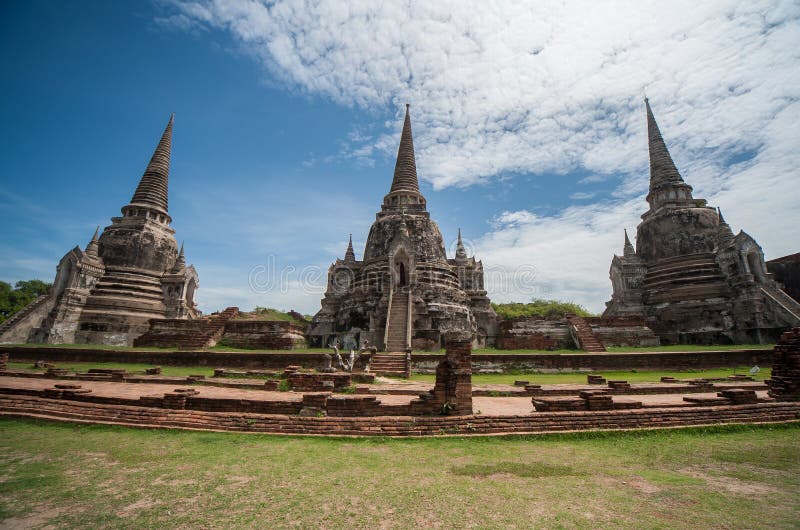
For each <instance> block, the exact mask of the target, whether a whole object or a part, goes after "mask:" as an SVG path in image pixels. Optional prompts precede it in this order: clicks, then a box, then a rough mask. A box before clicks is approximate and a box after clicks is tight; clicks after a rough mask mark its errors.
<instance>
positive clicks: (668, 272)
mask: <svg viewBox="0 0 800 530" xmlns="http://www.w3.org/2000/svg"><path fill="white" fill-rule="evenodd" d="M645 110H646V115H647V135H648V144H649V151H650V192H649V193H648V194H647V202H648V204H649V206H650V208H649V209H648V210H647V211H646V212H645V213H644V214H643V215H642V222H641V223H640V224H639V226H638V228H637V237H636V249H635V250H634V248H633V245H631V243H630V240H629V239H628V236H627V232H626V234H625V247H624V252H623V255H622V256H614V258H613V259H612V261H611V269H610V272H609V274H610V276H611V283H612V286H613V289H614V292H613V295H612V297H611V300H610V301H609V302H607V303H606V311H605V313H604V314H603V316H609V317H613V316H627V315H638V316H643V317H645V319H646V321H647V325H648V326H649V327H650V328H651V329H652V330H653V331H654V332H655V333H656V334H657V335H658V336H659V337H660V338H661V340H662V343H664V344H670V343H672V344H675V343H683V344H686V343H731V342H734V343H750V342H752V343H760V342H766V341H773V340H775V339H777V338H778V336H779V335H780V333H781V331H782V330H784V329H786V328H788V327H791V326H796V325H798V323H800V304H798V303H797V302H796V301H795V300H793V299H792V298H791V297H789V296H788V295H787V294H786V293H784V292H783V291H782V290H781V289H780V285H779V284H778V283H777V282H775V281H774V280H773V279H772V276H771V275H770V274H769V273H767V269H766V264H765V263H764V254H763V252H762V250H761V247H760V246H759V245H758V243H756V241H755V240H754V239H753V238H752V237H750V236H749V235H748V234H746V233H745V232H739V233H738V234H737V235H735V236H734V234H733V232H732V231H731V228H730V226H729V225H728V223H727V222H725V219H724V218H723V217H722V212H721V211H719V210H718V209H715V208H710V207H708V206H706V201H705V200H704V199H695V198H694V196H693V195H692V187H691V186H690V185H688V184H687V183H686V182H684V180H683V177H681V175H680V173H679V172H678V169H677V167H676V166H675V163H674V162H673V160H672V157H671V156H670V153H669V151H668V150H667V146H666V143H665V142H664V139H663V137H662V136H661V131H660V130H659V128H658V124H657V123H656V120H655V117H654V116H653V111H652V109H651V108H650V102H649V101H648V100H647V99H645Z"/></svg>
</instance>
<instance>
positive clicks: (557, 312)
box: [492, 298, 594, 320]
mask: <svg viewBox="0 0 800 530" xmlns="http://www.w3.org/2000/svg"><path fill="white" fill-rule="evenodd" d="M492 307H493V308H494V311H495V313H497V315H498V316H500V317H501V318H503V319H504V320H511V319H512V318H518V317H544V318H559V317H563V316H564V315H567V314H573V315H578V316H581V317H590V316H594V314H593V313H591V312H590V311H589V310H587V309H586V308H585V307H583V306H582V305H579V304H576V303H574V302H563V301H561V300H545V299H541V298H534V299H533V300H531V301H530V302H529V303H527V304H526V303H522V302H510V303H506V304H492Z"/></svg>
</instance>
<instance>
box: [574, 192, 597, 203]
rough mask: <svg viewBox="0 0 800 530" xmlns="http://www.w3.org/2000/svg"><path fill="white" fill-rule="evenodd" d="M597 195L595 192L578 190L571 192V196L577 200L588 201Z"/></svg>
mask: <svg viewBox="0 0 800 530" xmlns="http://www.w3.org/2000/svg"><path fill="white" fill-rule="evenodd" d="M595 195H597V194H596V193H594V192H588V191H576V192H575V193H572V194H570V196H569V198H570V199H572V200H576V201H586V200H589V199H591V198H593V197H594V196H595Z"/></svg>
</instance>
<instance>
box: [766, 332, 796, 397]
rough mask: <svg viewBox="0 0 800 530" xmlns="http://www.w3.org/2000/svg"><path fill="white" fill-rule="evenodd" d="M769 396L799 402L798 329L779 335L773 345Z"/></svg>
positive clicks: (768, 382)
mask: <svg viewBox="0 0 800 530" xmlns="http://www.w3.org/2000/svg"><path fill="white" fill-rule="evenodd" d="M767 384H768V385H769V395H770V396H772V397H774V398H775V399H778V400H781V401H800V327H798V328H794V329H792V330H791V331H787V332H786V333H784V334H783V335H781V338H780V341H778V344H776V345H775V356H774V358H773V361H772V377H771V378H770V379H769V380H768V381H767Z"/></svg>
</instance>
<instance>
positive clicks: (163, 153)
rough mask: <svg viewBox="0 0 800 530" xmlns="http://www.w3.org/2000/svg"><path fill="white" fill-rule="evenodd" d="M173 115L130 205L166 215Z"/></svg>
mask: <svg viewBox="0 0 800 530" xmlns="http://www.w3.org/2000/svg"><path fill="white" fill-rule="evenodd" d="M174 120H175V114H172V115H171V116H170V118H169V122H168V123H167V128H166V129H164V134H163V135H161V141H159V142H158V146H157V147H156V150H155V152H154V153H153V157H152V158H151V159H150V163H149V164H147V169H145V171H144V174H143V175H142V179H141V180H140V181H139V186H137V188H136V192H135V193H134V194H133V198H132V199H131V204H138V205H143V206H149V207H151V208H155V209H157V210H160V211H162V212H164V213H167V202H168V201H167V191H168V189H169V161H170V152H171V150H172V123H173V121H174Z"/></svg>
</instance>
